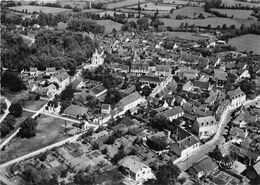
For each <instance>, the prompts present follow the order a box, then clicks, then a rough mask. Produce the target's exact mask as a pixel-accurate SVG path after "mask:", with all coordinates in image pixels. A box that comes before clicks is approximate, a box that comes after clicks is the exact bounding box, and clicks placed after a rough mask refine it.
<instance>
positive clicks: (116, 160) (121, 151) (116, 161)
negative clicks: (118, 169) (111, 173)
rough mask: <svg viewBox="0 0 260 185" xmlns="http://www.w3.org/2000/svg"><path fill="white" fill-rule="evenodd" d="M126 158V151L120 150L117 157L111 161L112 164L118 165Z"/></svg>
mask: <svg viewBox="0 0 260 185" xmlns="http://www.w3.org/2000/svg"><path fill="white" fill-rule="evenodd" d="M125 156H126V154H125V153H124V149H120V150H119V151H118V153H117V154H116V155H114V157H113V158H112V159H111V162H112V163H113V164H114V165H116V164H117V163H118V161H120V160H121V159H123V158H124V157H125Z"/></svg>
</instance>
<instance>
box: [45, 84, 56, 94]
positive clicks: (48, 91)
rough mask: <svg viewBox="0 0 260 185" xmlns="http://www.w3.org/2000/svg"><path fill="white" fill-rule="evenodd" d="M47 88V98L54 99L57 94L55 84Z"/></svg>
mask: <svg viewBox="0 0 260 185" xmlns="http://www.w3.org/2000/svg"><path fill="white" fill-rule="evenodd" d="M46 88H47V96H48V97H53V96H54V95H55V94H56V91H57V88H56V86H55V85H54V84H50V85H49V86H48V87H46Z"/></svg>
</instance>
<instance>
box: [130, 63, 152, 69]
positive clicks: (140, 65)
mask: <svg viewBox="0 0 260 185" xmlns="http://www.w3.org/2000/svg"><path fill="white" fill-rule="evenodd" d="M148 67H149V64H147V63H134V64H132V67H131V70H148Z"/></svg>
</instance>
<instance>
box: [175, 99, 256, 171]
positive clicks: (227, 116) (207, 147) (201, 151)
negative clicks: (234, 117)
mask: <svg viewBox="0 0 260 185" xmlns="http://www.w3.org/2000/svg"><path fill="white" fill-rule="evenodd" d="M259 101H260V96H258V97H256V98H255V99H254V100H248V101H246V102H245V103H244V106H248V105H250V104H254V103H257V102H258V103H259ZM234 110H235V108H232V107H230V106H228V107H227V108H226V109H225V111H224V112H223V114H222V116H221V119H220V121H219V125H220V126H219V128H218V131H217V133H216V134H215V136H214V137H213V139H212V140H210V141H208V142H207V143H205V144H204V145H201V146H199V147H198V148H197V149H196V150H195V151H193V152H192V153H191V154H190V155H188V156H184V157H182V158H178V159H177V160H175V161H174V162H173V163H174V164H175V165H177V166H178V167H179V168H180V169H181V170H182V171H186V170H187V169H188V168H190V167H191V166H192V165H193V163H195V162H197V161H199V160H200V159H201V158H202V157H203V156H204V155H206V154H208V153H209V152H211V151H213V150H214V148H215V147H216V146H217V145H219V144H221V143H223V142H224V138H223V136H222V134H223V131H224V129H225V127H226V125H227V123H229V122H230V120H231V113H232V112H233V111H234Z"/></svg>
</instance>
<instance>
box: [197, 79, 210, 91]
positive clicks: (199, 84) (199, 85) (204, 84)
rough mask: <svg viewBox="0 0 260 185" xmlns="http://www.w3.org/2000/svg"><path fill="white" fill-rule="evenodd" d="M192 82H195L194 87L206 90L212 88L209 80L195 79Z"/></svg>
mask: <svg viewBox="0 0 260 185" xmlns="http://www.w3.org/2000/svg"><path fill="white" fill-rule="evenodd" d="M192 84H193V87H194V88H199V89H201V90H204V91H210V89H211V86H210V83H209V82H203V81H199V80H194V81H193V83H192Z"/></svg>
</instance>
